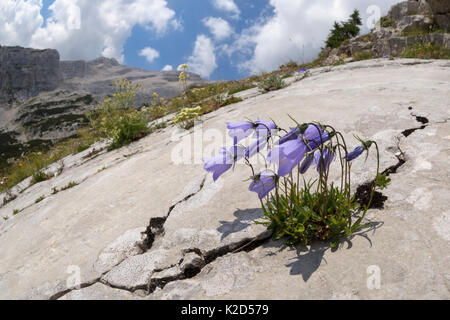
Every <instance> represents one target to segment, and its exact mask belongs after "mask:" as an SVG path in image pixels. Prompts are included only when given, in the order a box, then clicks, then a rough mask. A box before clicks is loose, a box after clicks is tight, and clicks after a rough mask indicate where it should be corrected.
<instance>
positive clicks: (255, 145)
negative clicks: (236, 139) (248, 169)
mask: <svg viewBox="0 0 450 320" xmlns="http://www.w3.org/2000/svg"><path fill="white" fill-rule="evenodd" d="M266 145H267V138H266V137H264V136H263V137H260V138H259V139H255V140H253V142H252V143H250V145H249V146H248V147H247V148H245V157H246V158H251V157H253V156H254V155H255V154H257V153H258V152H260V151H261V150H262V149H264V147H265V146H266Z"/></svg>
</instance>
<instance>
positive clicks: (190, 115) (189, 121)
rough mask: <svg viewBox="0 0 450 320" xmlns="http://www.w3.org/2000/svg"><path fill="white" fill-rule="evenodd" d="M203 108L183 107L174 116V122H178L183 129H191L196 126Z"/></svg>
mask: <svg viewBox="0 0 450 320" xmlns="http://www.w3.org/2000/svg"><path fill="white" fill-rule="evenodd" d="M201 110H202V108H201V107H200V106H197V107H195V108H183V109H181V111H180V112H179V113H178V114H177V115H176V116H175V118H173V120H172V124H178V125H179V126H180V127H181V128H183V129H186V130H188V129H190V128H192V127H193V126H194V123H195V120H196V119H197V118H198V117H199V116H200V112H201Z"/></svg>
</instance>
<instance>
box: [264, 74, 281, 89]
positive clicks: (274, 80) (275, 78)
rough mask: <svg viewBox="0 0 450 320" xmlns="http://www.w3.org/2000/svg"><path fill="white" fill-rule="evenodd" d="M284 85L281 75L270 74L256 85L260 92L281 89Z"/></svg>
mask: <svg viewBox="0 0 450 320" xmlns="http://www.w3.org/2000/svg"><path fill="white" fill-rule="evenodd" d="M285 86H286V83H285V82H284V80H283V77H282V76H279V75H276V74H271V75H270V76H269V77H267V78H266V79H264V80H262V81H261V82H260V83H259V85H258V87H259V89H260V90H261V91H262V92H269V91H275V90H279V89H282V88H284V87H285Z"/></svg>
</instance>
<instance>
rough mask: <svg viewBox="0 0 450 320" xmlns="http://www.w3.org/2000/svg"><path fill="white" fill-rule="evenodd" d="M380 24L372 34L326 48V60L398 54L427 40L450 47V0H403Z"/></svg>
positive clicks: (334, 60)
mask: <svg viewBox="0 0 450 320" xmlns="http://www.w3.org/2000/svg"><path fill="white" fill-rule="evenodd" d="M380 24H381V25H380V26H378V27H376V28H375V29H373V30H372V31H371V32H370V33H369V34H366V35H362V36H359V37H356V38H354V39H351V40H349V41H347V42H344V43H343V45H342V46H340V47H339V48H335V49H327V50H325V51H324V53H323V55H324V57H325V63H326V64H334V63H337V62H339V61H340V60H342V58H343V59H344V60H346V59H348V60H351V59H352V58H355V57H356V56H357V55H358V54H366V55H369V56H370V57H371V58H372V57H385V56H398V55H401V54H402V53H403V52H404V50H405V49H406V48H408V47H410V46H413V45H417V44H425V43H432V44H434V45H435V46H439V47H441V48H446V49H450V34H449V33H448V32H449V30H450V1H430V0H427V1H425V0H410V1H403V2H400V3H398V4H396V5H394V6H392V8H391V9H390V11H389V13H388V14H387V16H385V17H383V18H382V19H381V23H380Z"/></svg>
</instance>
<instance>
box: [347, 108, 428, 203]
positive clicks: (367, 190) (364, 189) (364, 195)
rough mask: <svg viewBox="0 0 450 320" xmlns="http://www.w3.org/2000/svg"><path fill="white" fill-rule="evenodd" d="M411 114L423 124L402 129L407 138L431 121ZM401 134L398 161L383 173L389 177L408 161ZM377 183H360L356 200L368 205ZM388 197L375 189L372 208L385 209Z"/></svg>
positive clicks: (398, 144)
mask: <svg viewBox="0 0 450 320" xmlns="http://www.w3.org/2000/svg"><path fill="white" fill-rule="evenodd" d="M409 110H412V107H409ZM411 116H413V117H415V118H416V120H417V122H420V123H421V124H422V126H420V127H416V128H411V129H406V130H404V131H402V133H401V134H402V135H403V137H405V138H407V137H409V136H410V135H411V134H412V133H414V132H415V131H417V130H423V129H425V128H426V127H427V126H428V123H429V122H430V121H429V120H428V119H427V118H425V117H422V116H417V115H414V114H411ZM401 138H402V137H401V136H397V137H396V139H397V143H396V147H397V150H398V151H399V153H397V154H395V157H396V158H397V160H398V162H397V163H396V164H394V165H392V166H390V167H388V168H386V169H385V170H384V171H383V172H382V173H381V174H385V175H386V177H389V176H390V175H391V174H395V173H397V170H398V169H399V168H400V167H402V166H403V165H404V164H405V163H406V161H407V160H406V155H405V153H404V152H403V151H402V149H401V148H400V141H401ZM374 183H375V180H372V181H369V182H367V183H365V184H363V185H360V186H359V187H358V188H357V189H356V193H355V200H356V201H357V202H358V203H359V204H361V205H362V206H366V205H367V204H368V203H369V200H370V194H371V192H372V188H373V185H374ZM387 199H388V198H387V197H386V196H385V195H383V194H382V193H381V192H379V191H375V193H374V195H373V199H372V202H371V204H370V207H369V208H370V209H383V208H384V202H385V201H386V200H387Z"/></svg>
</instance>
